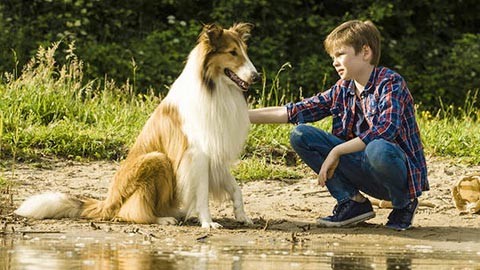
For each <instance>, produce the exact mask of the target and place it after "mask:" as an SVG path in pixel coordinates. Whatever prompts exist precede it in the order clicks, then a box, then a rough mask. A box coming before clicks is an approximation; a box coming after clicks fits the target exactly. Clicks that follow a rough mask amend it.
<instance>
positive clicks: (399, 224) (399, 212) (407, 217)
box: [385, 198, 418, 231]
mask: <svg viewBox="0 0 480 270" xmlns="http://www.w3.org/2000/svg"><path fill="white" fill-rule="evenodd" d="M417 208H418V200H417V199H416V198H415V199H414V200H413V201H411V202H410V203H409V204H408V205H407V206H405V208H402V209H393V210H392V212H391V213H390V215H388V222H387V224H386V225H385V226H387V227H388V228H391V229H394V230H397V231H404V230H407V229H410V228H411V227H412V223H413V218H414V217H415V212H416V211H417Z"/></svg>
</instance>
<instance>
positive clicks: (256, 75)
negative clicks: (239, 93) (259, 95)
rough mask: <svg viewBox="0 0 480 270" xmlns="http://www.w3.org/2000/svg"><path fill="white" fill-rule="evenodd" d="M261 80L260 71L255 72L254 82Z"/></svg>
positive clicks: (253, 75)
mask: <svg viewBox="0 0 480 270" xmlns="http://www.w3.org/2000/svg"><path fill="white" fill-rule="evenodd" d="M258 81H260V74H259V73H258V72H254V73H253V74H252V83H256V82H258Z"/></svg>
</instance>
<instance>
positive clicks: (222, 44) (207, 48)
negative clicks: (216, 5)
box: [199, 23, 259, 91]
mask: <svg viewBox="0 0 480 270" xmlns="http://www.w3.org/2000/svg"><path fill="white" fill-rule="evenodd" d="M252 27H253V25H252V24H249V23H238V24H235V25H234V26H232V27H230V28H229V29H223V28H222V27H220V26H218V25H216V24H209V25H205V26H204V27H203V30H202V33H201V34H200V37H199V45H201V48H202V49H203V55H204V57H205V58H204V61H203V67H202V74H201V76H202V81H203V83H204V84H205V86H206V87H207V89H209V90H210V91H213V89H215V87H216V82H217V81H219V80H221V79H224V81H225V82H226V83H227V84H229V85H232V86H234V87H238V89H240V90H242V91H247V90H248V88H249V86H250V85H251V84H252V83H254V82H255V81H256V80H258V79H259V75H258V73H257V70H256V69H255V66H254V65H253V64H252V62H251V61H250V59H249V58H248V54H247V44H246V42H247V40H248V38H249V37H250V31H251V30H252ZM222 77H223V78H222Z"/></svg>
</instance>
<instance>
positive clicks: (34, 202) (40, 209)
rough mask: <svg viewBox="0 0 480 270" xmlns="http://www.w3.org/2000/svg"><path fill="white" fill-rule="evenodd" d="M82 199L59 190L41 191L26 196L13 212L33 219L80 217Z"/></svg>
mask: <svg viewBox="0 0 480 270" xmlns="http://www.w3.org/2000/svg"><path fill="white" fill-rule="evenodd" d="M83 205H84V201H82V200H80V199H77V198H75V197H72V196H68V195H66V194H63V193H59V192H55V193H53V192H50V193H43V194H39V195H34V196H32V197H30V198H28V199H27V200H26V201H24V202H23V203H22V205H20V207H19V208H18V209H17V210H15V212H14V213H15V214H17V215H19V216H23V217H28V218H34V219H45V218H54V219H60V218H65V217H68V218H75V217H80V214H81V212H82V209H83Z"/></svg>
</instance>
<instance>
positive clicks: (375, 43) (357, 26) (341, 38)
mask: <svg viewBox="0 0 480 270" xmlns="http://www.w3.org/2000/svg"><path fill="white" fill-rule="evenodd" d="M323 45H324V46H325V50H326V51H327V53H328V54H330V55H332V54H333V51H334V50H335V49H336V48H338V47H340V46H352V47H353V49H354V50H355V54H357V53H359V52H360V51H361V50H362V48H363V46H365V45H366V46H369V47H370V49H371V50H372V59H371V60H370V64H372V65H374V66H376V65H378V63H379V62H380V31H378V29H377V27H376V26H375V25H374V24H373V22H371V21H369V20H368V21H360V20H351V21H347V22H344V23H342V24H341V25H339V26H337V27H336V28H335V29H333V31H332V32H331V33H330V34H329V35H328V36H327V38H326V39H325V41H324V42H323Z"/></svg>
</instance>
